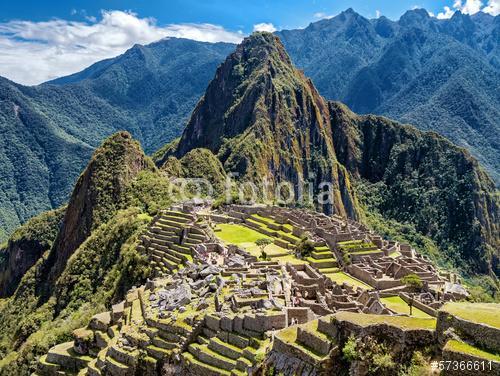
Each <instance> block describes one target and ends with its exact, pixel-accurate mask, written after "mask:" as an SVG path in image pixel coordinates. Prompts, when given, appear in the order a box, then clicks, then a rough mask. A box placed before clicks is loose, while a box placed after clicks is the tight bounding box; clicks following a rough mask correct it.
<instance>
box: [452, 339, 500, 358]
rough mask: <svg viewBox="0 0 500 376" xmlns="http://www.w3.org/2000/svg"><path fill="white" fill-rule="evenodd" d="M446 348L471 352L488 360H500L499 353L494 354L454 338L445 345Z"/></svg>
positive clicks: (470, 353) (465, 352)
mask: <svg viewBox="0 0 500 376" xmlns="http://www.w3.org/2000/svg"><path fill="white" fill-rule="evenodd" d="M444 349H445V350H450V351H454V352H461V353H464V354H469V355H472V356H477V357H478V358H482V359H486V360H493V361H496V362H500V355H499V354H492V353H490V352H487V351H484V350H481V349H478V348H477V347H474V346H471V345H469V344H468V343H465V342H462V341H457V340H454V339H451V340H449V341H448V342H447V343H446V345H445V347H444Z"/></svg>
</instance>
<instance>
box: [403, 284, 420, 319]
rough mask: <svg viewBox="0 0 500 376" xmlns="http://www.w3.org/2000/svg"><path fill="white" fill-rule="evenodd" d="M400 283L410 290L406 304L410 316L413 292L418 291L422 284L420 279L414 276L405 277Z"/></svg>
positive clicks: (411, 313)
mask: <svg viewBox="0 0 500 376" xmlns="http://www.w3.org/2000/svg"><path fill="white" fill-rule="evenodd" d="M401 282H403V283H404V284H405V285H406V287H408V289H409V290H410V301H409V302H408V306H409V307H410V316H412V315H413V300H414V299H415V298H414V295H415V292H417V291H420V290H421V289H422V287H423V285H424V284H423V282H422V279H421V278H420V277H419V276H418V275H416V274H408V275H405V276H404V277H403V278H401Z"/></svg>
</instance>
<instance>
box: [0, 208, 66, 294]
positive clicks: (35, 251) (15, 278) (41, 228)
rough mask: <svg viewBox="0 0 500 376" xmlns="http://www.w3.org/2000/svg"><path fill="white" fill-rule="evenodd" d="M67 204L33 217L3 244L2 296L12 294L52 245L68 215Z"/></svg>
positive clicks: (0, 261)
mask: <svg viewBox="0 0 500 376" xmlns="http://www.w3.org/2000/svg"><path fill="white" fill-rule="evenodd" d="M65 209H66V208H65V207H62V208H60V209H57V210H51V211H48V212H44V213H42V214H40V215H38V216H36V217H34V218H31V219H30V220H29V221H28V222H26V223H25V224H24V225H23V226H21V227H19V228H18V229H17V230H16V231H15V232H14V233H13V234H12V236H11V237H10V239H9V241H8V242H7V243H6V245H5V247H0V298H3V297H6V296H10V295H12V293H13V292H14V291H15V290H16V288H17V286H18V284H19V282H20V281H21V278H22V277H23V275H24V273H26V272H27V271H28V270H29V269H30V268H31V267H32V266H33V265H34V264H35V263H36V262H37V261H38V259H39V258H40V257H42V255H43V253H44V252H45V251H47V250H49V249H50V247H51V246H52V244H53V242H54V240H55V238H56V236H57V233H58V231H59V228H60V226H61V223H62V219H63V217H64V211H65Z"/></svg>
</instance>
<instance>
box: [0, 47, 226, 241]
mask: <svg viewBox="0 0 500 376" xmlns="http://www.w3.org/2000/svg"><path fill="white" fill-rule="evenodd" d="M233 48H234V46H233V45H230V44H224V43H216V44H210V43H201V42H195V41H190V40H184V39H166V40H162V41H160V42H157V43H153V44H151V45H149V46H139V45H137V46H134V47H133V48H131V49H130V50H129V51H127V52H126V53H125V54H123V55H122V56H119V57H117V58H114V59H109V60H106V61H102V62H99V63H97V64H95V65H93V66H91V67H90V68H88V69H86V70H84V71H83V72H80V73H77V74H75V75H73V76H70V77H67V78H61V79H59V80H56V81H54V82H52V83H50V84H44V85H40V86H36V87H26V86H22V85H18V84H15V83H13V82H11V81H8V80H6V79H2V78H0V128H1V129H2V132H1V134H0V145H2V147H1V148H0V208H1V210H0V241H1V240H5V238H6V235H7V234H9V233H10V232H12V231H13V230H14V229H15V228H16V227H17V226H18V225H19V224H20V223H23V222H25V221H26V220H27V219H29V218H30V217H32V216H34V215H35V214H37V213H40V212H42V211H45V210H49V209H51V208H56V207H58V206H60V205H61V204H63V203H65V202H66V201H67V200H68V198H69V197H68V195H69V193H70V189H71V186H72V185H73V184H74V182H75V181H76V179H77V178H78V174H79V173H80V171H81V170H82V168H83V167H84V166H85V164H86V162H87V161H88V159H89V157H90V156H91V154H92V152H93V150H94V148H95V147H96V146H97V145H99V143H100V142H101V141H102V140H103V139H104V138H105V137H107V136H109V135H110V134H112V133H114V132H116V131H118V130H128V131H130V132H131V133H132V134H133V135H134V137H136V138H137V139H138V140H140V142H141V143H142V145H143V146H144V148H145V150H146V151H147V152H152V151H154V150H155V149H157V148H158V147H159V146H161V145H162V144H163V143H165V142H168V141H169V140H171V139H172V138H174V137H176V136H178V135H179V134H180V132H182V129H183V128H184V125H185V122H186V119H187V117H188V116H189V114H190V112H191V111H192V109H193V108H194V106H195V104H196V102H197V101H198V99H199V97H200V96H201V95H202V93H203V91H204V90H205V88H206V85H207V83H208V81H209V80H210V78H211V76H212V75H213V72H214V71H215V69H216V67H217V65H218V64H219V63H220V61H222V60H223V59H224V58H225V57H226V55H227V54H228V53H229V52H231V51H232V49H233ZM63 83H64V84H63Z"/></svg>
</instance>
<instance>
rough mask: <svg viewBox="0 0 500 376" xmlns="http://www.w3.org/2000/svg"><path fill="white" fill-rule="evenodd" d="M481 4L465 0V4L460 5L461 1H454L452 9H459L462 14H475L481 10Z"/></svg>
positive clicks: (480, 2) (477, 1) (479, 1)
mask: <svg viewBox="0 0 500 376" xmlns="http://www.w3.org/2000/svg"><path fill="white" fill-rule="evenodd" d="M482 6H483V3H482V1H481V0H465V3H464V4H463V5H462V1H461V0H457V1H455V4H453V7H455V8H456V9H459V10H460V11H461V12H462V13H463V14H476V13H477V12H479V11H480V10H481V7H482Z"/></svg>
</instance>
